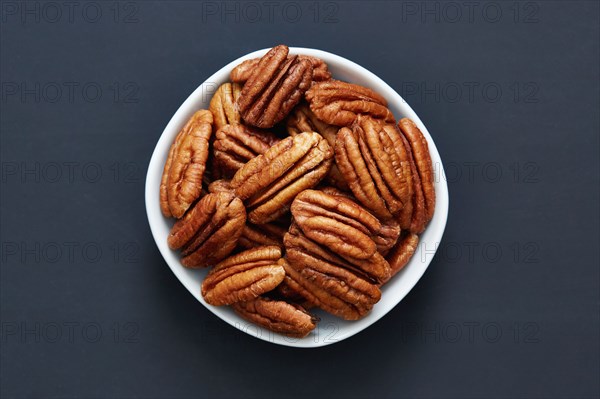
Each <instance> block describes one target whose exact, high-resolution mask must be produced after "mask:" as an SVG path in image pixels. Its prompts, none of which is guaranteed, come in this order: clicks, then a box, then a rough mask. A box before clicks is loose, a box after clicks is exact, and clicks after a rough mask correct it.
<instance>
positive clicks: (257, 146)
mask: <svg viewBox="0 0 600 399" xmlns="http://www.w3.org/2000/svg"><path fill="white" fill-rule="evenodd" d="M277 142H279V139H278V138H277V137H276V136H275V135H274V134H273V133H271V132H268V131H265V130H258V129H254V128H251V127H247V126H244V125H225V126H223V127H222V128H221V129H219V130H217V134H216V140H215V142H214V145H213V149H214V151H213V156H214V157H213V162H214V163H215V168H216V169H217V170H218V172H219V176H220V177H222V178H228V179H230V178H232V177H233V175H234V174H235V172H237V171H238V169H239V168H241V167H242V166H244V164H246V163H247V162H248V161H249V160H251V159H252V158H254V157H256V156H257V155H260V154H263V153H264V152H265V151H267V150H268V149H269V148H270V147H271V146H273V145H274V144H275V143H277Z"/></svg>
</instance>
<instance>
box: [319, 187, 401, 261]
mask: <svg viewBox="0 0 600 399" xmlns="http://www.w3.org/2000/svg"><path fill="white" fill-rule="evenodd" d="M321 191H322V192H324V193H325V194H329V195H333V196H336V197H344V198H346V199H348V200H350V201H352V202H354V203H356V202H357V201H356V198H354V196H352V194H351V193H348V192H345V191H341V190H338V189H337V188H335V187H323V188H321ZM379 222H380V223H381V229H380V230H379V231H378V232H377V233H376V234H375V235H372V236H371V239H372V240H373V241H375V244H376V245H377V251H379V253H380V254H382V255H383V256H385V255H386V254H387V253H388V252H389V250H390V249H392V247H393V246H394V245H396V242H397V241H398V237H399V236H400V225H399V224H398V222H397V221H396V220H394V219H385V220H380V221H379Z"/></svg>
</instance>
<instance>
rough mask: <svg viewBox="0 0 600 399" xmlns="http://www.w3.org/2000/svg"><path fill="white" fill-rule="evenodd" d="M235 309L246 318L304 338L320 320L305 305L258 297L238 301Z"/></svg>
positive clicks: (282, 332) (291, 335)
mask: <svg viewBox="0 0 600 399" xmlns="http://www.w3.org/2000/svg"><path fill="white" fill-rule="evenodd" d="M233 309H234V310H235V311H236V312H237V313H238V314H239V315H240V316H242V317H243V318H244V319H246V320H248V321H251V322H252V323H254V324H256V325H258V326H261V327H265V328H267V329H269V330H271V331H275V332H277V333H280V334H283V335H286V336H288V337H295V338H304V337H306V336H307V335H308V334H309V333H310V332H311V331H312V330H314V329H315V327H316V326H317V323H318V321H319V318H318V317H315V316H313V315H311V314H310V313H308V312H307V311H306V310H305V309H304V308H303V307H301V306H299V305H294V304H291V303H287V302H285V301H276V300H272V299H268V298H263V297H258V298H256V299H254V300H251V301H248V302H238V303H236V304H234V305H233Z"/></svg>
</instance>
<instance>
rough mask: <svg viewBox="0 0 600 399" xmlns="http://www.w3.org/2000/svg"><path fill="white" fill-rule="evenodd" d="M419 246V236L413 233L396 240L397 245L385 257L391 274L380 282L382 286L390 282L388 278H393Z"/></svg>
mask: <svg viewBox="0 0 600 399" xmlns="http://www.w3.org/2000/svg"><path fill="white" fill-rule="evenodd" d="M418 245H419V236H418V235H416V234H414V233H407V234H403V235H402V237H401V238H400V239H399V240H398V243H397V244H396V246H395V247H394V248H392V250H391V251H390V253H389V254H388V256H387V257H386V259H387V261H388V263H389V264H390V267H391V268H392V273H391V274H390V277H389V278H387V279H386V280H384V281H383V282H382V285H383V284H385V283H386V282H388V281H389V280H390V278H392V277H394V276H395V275H396V273H398V272H399V271H400V270H402V269H403V268H404V266H406V264H407V263H408V261H409V260H410V258H412V256H413V255H414V253H415V251H416V250H417V246H418Z"/></svg>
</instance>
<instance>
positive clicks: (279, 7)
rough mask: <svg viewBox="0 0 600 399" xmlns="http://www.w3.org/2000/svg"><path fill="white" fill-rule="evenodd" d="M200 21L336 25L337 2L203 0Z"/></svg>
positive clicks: (338, 8)
mask: <svg viewBox="0 0 600 399" xmlns="http://www.w3.org/2000/svg"><path fill="white" fill-rule="evenodd" d="M201 4H202V9H201V21H202V23H208V22H214V21H217V22H220V23H222V24H227V23H236V24H239V23H249V24H254V23H268V24H273V23H280V22H284V23H291V24H295V23H299V22H308V23H310V22H312V23H324V24H336V23H338V22H339V18H338V17H339V11H340V3H339V2H333V1H326V2H320V1H260V2H259V1H203V2H202V3H201Z"/></svg>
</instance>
